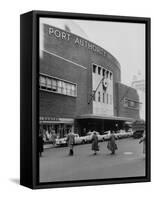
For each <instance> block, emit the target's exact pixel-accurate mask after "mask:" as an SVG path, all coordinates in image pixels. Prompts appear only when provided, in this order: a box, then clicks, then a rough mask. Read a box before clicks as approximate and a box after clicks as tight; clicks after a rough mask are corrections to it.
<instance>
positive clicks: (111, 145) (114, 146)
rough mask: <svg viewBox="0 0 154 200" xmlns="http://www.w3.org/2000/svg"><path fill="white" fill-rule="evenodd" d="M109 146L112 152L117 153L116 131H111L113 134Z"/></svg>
mask: <svg viewBox="0 0 154 200" xmlns="http://www.w3.org/2000/svg"><path fill="white" fill-rule="evenodd" d="M107 148H108V149H109V150H110V151H111V154H113V155H114V154H115V150H117V149H118V148H117V144H116V142H115V135H114V132H113V131H111V136H110V139H109V141H108V144H107Z"/></svg>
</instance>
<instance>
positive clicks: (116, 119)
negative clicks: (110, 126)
mask: <svg viewBox="0 0 154 200" xmlns="http://www.w3.org/2000/svg"><path fill="white" fill-rule="evenodd" d="M76 119H104V120H112V121H113V120H115V121H129V122H133V121H134V120H135V119H134V118H128V117H117V116H108V115H95V114H84V115H80V116H77V117H76Z"/></svg>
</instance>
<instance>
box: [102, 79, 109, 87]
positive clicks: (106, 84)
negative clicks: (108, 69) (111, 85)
mask: <svg viewBox="0 0 154 200" xmlns="http://www.w3.org/2000/svg"><path fill="white" fill-rule="evenodd" d="M107 86H108V82H107V80H106V79H104V81H103V88H104V89H107Z"/></svg>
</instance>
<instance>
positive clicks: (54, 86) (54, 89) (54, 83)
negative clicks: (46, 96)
mask: <svg viewBox="0 0 154 200" xmlns="http://www.w3.org/2000/svg"><path fill="white" fill-rule="evenodd" d="M51 90H52V91H57V81H56V80H55V79H51Z"/></svg>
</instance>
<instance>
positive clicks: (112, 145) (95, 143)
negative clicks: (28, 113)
mask: <svg viewBox="0 0 154 200" xmlns="http://www.w3.org/2000/svg"><path fill="white" fill-rule="evenodd" d="M43 137H44V135H43V129H40V132H39V155H40V156H42V153H43V143H44V140H43ZM51 138H52V143H53V145H55V141H56V134H55V131H53V130H51ZM145 140H146V137H145V132H144V134H143V137H142V138H141V139H140V141H139V143H143V153H144V154H145ZM66 141H67V145H68V148H69V155H70V156H73V155H74V148H73V147H74V144H75V134H74V133H73V132H72V131H71V130H70V131H69V133H68V135H67V139H66ZM107 149H108V150H109V151H110V152H111V154H112V155H114V154H115V151H116V150H117V149H118V146H117V144H116V137H115V133H114V131H111V132H110V137H109V140H108V142H107ZM91 150H92V151H93V152H94V155H97V152H98V151H99V150H100V149H99V140H98V136H97V134H96V131H93V135H92V145H91Z"/></svg>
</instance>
